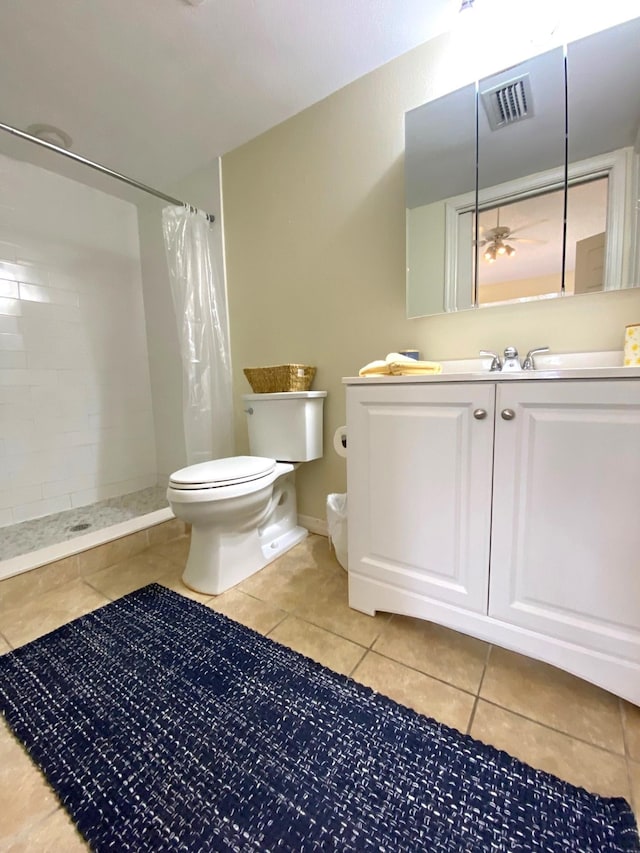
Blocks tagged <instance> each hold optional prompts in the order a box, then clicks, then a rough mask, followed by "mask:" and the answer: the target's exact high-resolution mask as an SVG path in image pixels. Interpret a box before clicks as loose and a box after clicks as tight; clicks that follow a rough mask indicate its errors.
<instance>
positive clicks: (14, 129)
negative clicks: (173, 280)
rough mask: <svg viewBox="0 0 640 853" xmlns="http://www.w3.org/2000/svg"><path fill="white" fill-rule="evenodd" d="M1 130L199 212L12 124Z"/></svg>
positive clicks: (208, 215)
mask: <svg viewBox="0 0 640 853" xmlns="http://www.w3.org/2000/svg"><path fill="white" fill-rule="evenodd" d="M0 130H5V131H6V132H7V133H11V134H13V136H19V137H20V139H26V140H27V142H34V143H35V144H36V145H40V146H42V148H48V149H49V150H50V151H55V152H56V153H57V154H62V155H63V156H64V157H68V158H69V159H70V160H75V161H76V162H77V163H82V164H83V165H84V166H89V168H90V169H95V170H96V172H102V174H103V175H109V177H111V178H115V179H116V180H118V181H122V183H123V184H128V185H129V186H130V187H135V188H136V189H137V190H142V191H143V192H145V193H149V195H154V196H155V197H156V198H161V199H163V200H164V201H168V202H170V203H171V204H178V205H180V206H181V207H188V208H189V209H190V210H192V211H194V212H195V211H197V209H198V208H196V207H193V205H191V204H187V203H186V202H184V201H180V199H177V198H172V197H171V196H170V195H166V194H165V193H163V192H160V190H154V189H153V187H148V186H147V185H146V184H141V183H140V182H139V181H134V180H133V178H127V176H126V175H121V174H120V173H119V172H114V171H113V169H108V168H107V167H106V166H101V165H100V163H94V162H93V160H87V158H86V157H81V156H80V155H79V154H74V152H73V151H67V149H66V148H60V146H59V145H54V144H53V142H47V141H46V140H45V139H39V138H38V137H37V136H32V135H31V134H30V133H25V131H24V130H19V129H18V128H17V127H11V125H10V124H2V122H0ZM205 216H206V217H207V219H208V220H209V222H215V216H214V215H213V213H205Z"/></svg>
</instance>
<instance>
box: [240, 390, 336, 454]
mask: <svg viewBox="0 0 640 853" xmlns="http://www.w3.org/2000/svg"><path fill="white" fill-rule="evenodd" d="M326 396H327V392H326V391H286V392H282V393H280V394H243V396H242V401H243V403H244V406H243V408H244V410H245V412H246V415H247V423H248V426H249V448H250V452H251V455H252V456H266V457H269V458H271V459H276V460H278V461H279V462H309V461H310V460H311V459H318V458H319V457H320V456H322V412H323V408H324V398H325V397H326Z"/></svg>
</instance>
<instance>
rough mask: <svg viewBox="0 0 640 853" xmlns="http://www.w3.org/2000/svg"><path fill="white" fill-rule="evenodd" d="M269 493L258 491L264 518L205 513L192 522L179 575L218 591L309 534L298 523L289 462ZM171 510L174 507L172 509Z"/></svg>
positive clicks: (197, 587) (203, 588)
mask: <svg viewBox="0 0 640 853" xmlns="http://www.w3.org/2000/svg"><path fill="white" fill-rule="evenodd" d="M265 491H267V493H268V495H269V497H267V496H266V495H265V498H261V496H260V493H258V492H256V493H255V495H254V497H255V500H256V505H257V506H260V505H261V502H262V501H264V503H265V510H264V512H263V513H262V523H261V524H260V523H257V522H254V524H256V523H257V526H255V527H254V526H253V525H252V523H251V522H250V521H248V522H247V523H245V524H244V525H243V524H239V522H238V521H237V520H235V522H234V526H233V527H232V528H231V529H230V526H229V525H227V524H224V523H221V521H220V519H219V518H214V517H211V519H210V520H208V517H207V516H205V517H204V518H201V519H199V520H198V523H195V522H194V523H193V526H192V528H191V546H190V548H189V557H188V559H187V564H186V566H185V570H184V574H183V575H182V580H183V582H184V584H185V586H188V587H189V588H190V589H193V590H194V591H196V592H200V593H204V594H205V595H220V593H222V592H225V591H226V590H227V589H230V588H231V587H233V586H236V585H237V584H239V583H241V582H242V581H243V580H246V579H247V578H248V577H251V575H253V574H255V573H256V572H258V571H260V569H263V568H264V567H265V566H267V565H268V564H269V563H272V562H273V561H274V560H276V559H277V558H278V557H280V556H281V555H282V554H284V553H285V552H286V551H288V550H289V549H291V548H293V547H294V545H297V544H298V543H299V542H302V540H303V539H304V538H305V537H306V536H308V531H307V530H305V528H304V527H300V526H299V525H298V523H297V511H296V492H295V474H294V472H293V471H292V469H291V466H287V469H286V473H284V474H283V475H282V476H280V477H278V479H277V480H276V481H275V483H274V484H273V489H272V488H271V487H269V489H268V490H265ZM174 511H175V510H174ZM236 524H239V526H240V530H238V529H235V527H236Z"/></svg>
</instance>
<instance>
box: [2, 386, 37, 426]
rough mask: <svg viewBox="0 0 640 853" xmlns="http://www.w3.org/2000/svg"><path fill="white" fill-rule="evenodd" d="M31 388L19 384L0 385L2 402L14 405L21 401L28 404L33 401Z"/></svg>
mask: <svg viewBox="0 0 640 853" xmlns="http://www.w3.org/2000/svg"><path fill="white" fill-rule="evenodd" d="M31 390H32V389H31V388H28V387H20V386H18V385H14V386H12V385H0V404H2V403H11V405H12V406H16V405H18V404H21V403H22V404H28V403H30V402H31ZM1 420H2V419H1V418H0V421H1Z"/></svg>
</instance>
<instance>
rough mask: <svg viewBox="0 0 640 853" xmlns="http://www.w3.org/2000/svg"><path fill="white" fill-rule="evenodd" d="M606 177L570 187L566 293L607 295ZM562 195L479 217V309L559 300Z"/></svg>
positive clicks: (521, 202)
mask: <svg viewBox="0 0 640 853" xmlns="http://www.w3.org/2000/svg"><path fill="white" fill-rule="evenodd" d="M607 185H608V177H607V176H605V177H601V178H597V179H596V180H591V181H581V182H577V183H573V184H570V186H569V190H568V195H567V210H568V214H569V215H568V226H569V227H568V229H567V243H566V253H565V267H564V288H565V293H567V294H571V293H574V292H576V293H587V292H595V291H598V290H602V289H603V272H604V244H605V232H606V225H607ZM563 221H564V190H563V189H559V190H553V191H551V192H548V193H541V194H539V195H536V196H531V197H528V198H524V199H521V200H519V201H516V202H513V203H510V204H505V205H501V206H499V207H491V208H487V209H486V210H482V211H480V213H479V215H478V234H479V252H478V275H477V294H478V305H490V304H495V303H498V302H506V301H511V300H520V299H531V298H534V297H537V298H542V297H545V296H546V297H549V298H551V297H554V296H559V295H560V293H561V290H562V269H561V267H559V266H558V256H559V255H560V256H561V255H562V234H563Z"/></svg>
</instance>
